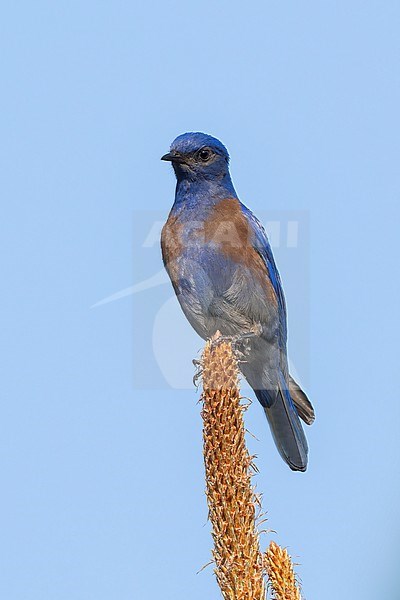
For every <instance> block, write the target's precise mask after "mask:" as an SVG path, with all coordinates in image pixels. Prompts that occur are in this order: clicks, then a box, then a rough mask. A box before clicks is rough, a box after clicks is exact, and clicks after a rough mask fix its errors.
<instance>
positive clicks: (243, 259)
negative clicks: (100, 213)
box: [161, 133, 314, 471]
mask: <svg viewBox="0 0 400 600" xmlns="http://www.w3.org/2000/svg"><path fill="white" fill-rule="evenodd" d="M162 160H166V161H170V162H171V163H172V166H173V169H174V171H175V175H176V179H177V185H176V192H175V202H174V204H173V206H172V209H171V212H170V214H169V217H168V220H167V222H166V223H165V225H164V227H163V230H162V234H161V248H162V256H163V261H164V265H165V267H166V270H167V272H168V274H169V276H170V279H171V282H172V285H173V287H174V290H175V293H176V295H177V298H178V300H179V303H180V305H181V307H182V310H183V312H184V314H185V315H186V317H187V319H188V320H189V322H190V323H191V325H192V326H193V328H194V329H195V330H196V331H197V333H198V334H199V335H200V336H201V337H202V338H203V339H208V338H210V337H212V336H213V335H214V334H215V333H216V332H217V331H219V332H220V333H221V334H222V335H223V336H229V337H233V338H237V339H239V340H246V360H245V361H243V362H241V364H240V368H241V371H242V373H243V375H244V377H245V378H246V379H247V381H248V383H249V384H250V385H251V387H252V388H253V390H254V392H255V394H256V396H257V398H258V400H259V401H260V403H261V405H262V407H263V409H264V411H265V414H266V416H267V419H268V422H269V425H270V428H271V432H272V435H273V438H274V441H275V444H276V446H277V448H278V451H279V453H280V455H281V456H282V458H283V459H284V460H285V461H286V463H287V464H288V465H289V467H290V468H291V469H292V470H294V471H305V470H306V468H307V461H308V445H307V440H306V437H305V435H304V431H303V428H302V425H301V422H300V419H299V417H301V418H302V419H303V421H304V422H305V423H307V424H309V425H310V424H311V423H312V422H313V421H314V410H313V407H312V405H311V403H310V401H309V400H308V398H307V396H306V395H305V393H304V392H303V391H302V389H301V388H300V387H299V385H298V384H297V383H296V382H295V381H294V379H293V378H292V377H291V376H290V375H289V369H288V360H287V350H286V342H287V326H286V306H285V298H284V294H283V290H282V285H281V281H280V277H279V273H278V270H277V268H276V265H275V261H274V258H273V255H272V250H271V247H270V245H269V242H268V238H267V235H266V233H265V231H264V229H263V227H262V225H261V223H260V222H259V221H258V220H257V218H256V217H255V216H254V215H253V213H252V212H251V211H250V210H249V209H248V208H247V207H246V206H244V204H242V203H241V202H240V201H239V198H238V196H237V194H236V192H235V189H234V187H233V184H232V180H231V176H230V173H229V154H228V151H227V150H226V148H225V146H224V145H223V144H222V143H221V142H220V141H219V140H217V139H216V138H214V137H212V136H210V135H206V134H204V133H184V134H183V135H180V136H179V137H177V138H176V139H175V140H174V142H173V143H172V145H171V148H170V151H169V152H168V154H165V155H164V156H163V157H162Z"/></svg>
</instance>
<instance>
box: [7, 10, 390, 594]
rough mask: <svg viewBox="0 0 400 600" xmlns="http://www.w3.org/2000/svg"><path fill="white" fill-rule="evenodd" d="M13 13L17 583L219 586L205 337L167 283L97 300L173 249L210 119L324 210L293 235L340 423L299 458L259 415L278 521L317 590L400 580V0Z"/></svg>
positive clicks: (307, 352) (266, 201) (266, 204)
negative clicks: (183, 180)
mask: <svg viewBox="0 0 400 600" xmlns="http://www.w3.org/2000/svg"><path fill="white" fill-rule="evenodd" d="M1 13H2V14H1V19H0V29H1V32H0V51H1V57H2V65H1V99H0V104H1V106H0V108H1V111H0V136H1V143H0V151H1V169H0V185H1V188H0V189H1V197H2V219H1V224H0V227H1V238H0V239H1V243H2V251H1V259H0V260H1V265H2V283H3V285H2V293H1V300H0V302H1V318H2V319H1V320H2V344H1V355H2V356H1V366H2V375H1V397H2V398H1V417H0V465H1V466H0V469H1V471H0V476H1V494H0V515H1V516H0V518H1V521H2V523H1V537H0V539H1V542H0V543H1V565H2V566H1V575H0V596H1V598H4V599H7V600H64V599H65V600H91V599H93V600H116V599H117V600H132V599H139V598H140V599H141V600H146V599H153V598H158V597H162V598H163V599H165V600H168V599H171V600H172V599H173V600H180V599H182V600H183V599H186V598H188V597H189V596H190V598H191V600H203V599H204V598H218V597H219V591H218V589H217V586H216V583H215V581H214V578H213V574H212V568H211V567H208V568H207V569H206V570H205V571H203V572H202V573H200V574H196V573H197V571H198V570H199V569H200V568H201V567H202V566H203V565H204V564H205V563H207V562H208V560H209V557H210V548H211V538H210V533H209V525H208V523H207V510H206V504H205V498H204V494H203V488H204V481H203V465H202V455H201V422H200V417H199V406H198V404H197V399H198V395H196V392H195V390H194V389H193V387H192V386H191V376H192V366H191V359H192V358H193V357H194V356H195V355H196V352H197V350H198V349H200V348H201V341H200V340H199V338H197V336H196V334H195V333H194V332H192V331H191V329H190V327H189V325H187V324H186V322H185V320H184V317H183V316H182V315H181V314H180V312H179V311H178V309H177V308H176V304H175V300H173V299H172V293H171V289H170V287H169V285H168V283H163V282H162V280H161V282H159V284H157V285H154V286H153V287H147V288H146V289H144V290H143V291H141V292H137V293H136V294H131V293H129V289H128V292H127V293H126V295H123V297H121V298H120V299H119V300H116V301H113V302H109V303H107V304H102V305H99V306H97V307H94V308H91V307H92V306H93V305H94V304H96V303H97V302H99V301H100V300H102V299H103V298H107V297H109V296H110V295H112V294H115V293H117V292H119V291H121V290H127V288H130V287H131V286H134V285H139V287H140V285H141V283H142V282H143V281H144V280H146V279H148V278H150V277H153V276H156V275H157V273H158V272H159V271H160V269H161V260H160V254H159V251H158V247H157V245H155V246H154V245H152V244H151V243H150V242H151V240H150V242H148V244H147V245H146V243H145V240H146V237H147V235H148V233H149V231H148V226H149V224H151V223H154V222H157V220H160V219H161V220H162V219H164V218H165V217H166V215H167V213H168V210H169V208H170V205H171V203H172V200H173V192H174V180H173V175H172V173H171V170H170V168H169V167H168V165H166V164H165V163H161V162H160V160H159V158H160V156H161V154H163V153H164V152H166V150H167V149H168V146H169V143H170V142H171V141H172V139H173V138H174V137H175V136H176V135H177V134H179V133H182V132H184V131H187V130H200V131H206V132H208V133H211V134H213V135H216V136H217V137H220V138H221V139H222V140H223V141H224V143H225V144H226V145H227V146H228V148H229V150H230V153H231V155H232V175H233V179H234V182H235V184H236V187H237V190H238V192H239V194H240V196H241V198H242V200H243V201H244V202H245V203H246V204H248V205H249V206H251V208H252V209H253V210H254V211H255V212H256V213H257V214H259V215H261V217H262V218H263V220H264V219H265V218H267V217H268V215H269V214H270V215H272V221H274V222H275V221H276V220H278V221H279V222H282V223H286V221H292V220H295V221H298V222H299V223H300V225H301V227H303V226H305V229H302V232H304V231H305V232H306V235H305V237H304V236H303V237H302V240H303V241H304V244H305V245H302V246H301V251H300V245H299V248H298V251H296V249H292V250H290V249H289V248H286V247H282V244H281V245H280V247H277V248H276V256H277V260H278V262H279V267H280V269H281V273H282V277H283V280H284V287H285V290H286V295H287V302H288V307H289V336H290V352H291V356H292V360H293V362H294V363H295V366H296V368H297V367H298V372H299V374H300V377H301V378H302V380H303V381H304V383H305V385H306V388H307V391H308V392H309V395H310V397H311V398H312V400H313V402H314V403H315V406H316V410H317V420H316V422H315V424H314V426H313V427H312V428H311V429H308V438H309V443H310V448H311V451H310V466H309V471H308V472H307V473H306V474H305V475H302V474H294V473H292V472H290V471H289V469H288V468H287V467H286V466H285V465H284V464H283V462H282V461H281V460H280V458H279V456H278V455H277V453H276V451H275V449H274V447H273V443H272V441H271V437H270V433H269V431H268V427H267V424H266V422H265V420H264V418H263V415H262V412H261V410H260V408H259V406H258V405H257V404H256V403H254V404H253V405H252V406H251V407H250V409H249V411H248V413H247V417H246V418H247V426H248V428H249V429H250V430H251V431H252V432H253V433H254V434H255V435H256V436H257V438H258V440H259V441H255V440H253V439H251V440H250V442H249V443H250V445H251V449H252V451H254V452H256V453H257V455H258V457H259V459H258V466H259V468H260V475H259V476H258V477H257V486H258V489H259V491H262V492H263V493H264V499H265V509H267V510H268V517H269V523H268V525H269V527H270V528H271V529H273V530H275V531H276V532H277V533H276V534H274V539H275V540H276V541H278V542H280V543H281V544H282V545H284V546H288V547H289V550H290V552H291V553H292V554H294V555H295V556H296V559H297V560H298V562H299V563H301V566H300V567H299V568H298V571H299V575H300V576H301V578H302V581H303V585H304V593H305V597H306V598H307V600H314V599H315V600H317V599H319V600H321V599H323V600H337V598H339V597H340V598H341V599H351V600H358V599H360V600H361V598H362V599H363V600H376V598H378V597H379V598H388V599H390V600H397V599H398V598H399V597H400V589H399V587H397V588H396V585H397V586H398V562H399V556H400V523H399V516H398V507H399V503H400V485H399V467H400V459H399V419H400V410H399V391H398V370H399V367H398V339H399V324H398V303H399V300H398V297H399V288H398V277H399V276H398V271H399V269H398V261H399V252H398V247H397V244H398V229H399V218H400V210H399V201H400V175H399V162H400V141H399V140H400V135H399V120H400V118H399V114H400V111H399V106H400V74H399V73H400V72H399V60H400V36H399V30H400V4H399V3H398V2H395V1H387V2H378V1H360V0H356V1H353V2H348V1H346V2H345V1H343V0H339V1H336V2H315V1H309V2H298V1H288V2H282V1H273V2H270V1H263V2H261V1H255V2H252V3H245V4H244V3H243V2H232V1H229V2H228V1H225V0H223V1H221V2H211V1H210V0H203V2H196V3H194V2H177V1H171V2H153V3H148V4H147V5H146V4H145V3H139V2H120V1H115V2H112V3H111V2H103V1H98V2H90V1H87V2H86V1H80V2H76V1H69V2H64V1H60V2H49V1H47V2H43V1H38V2H23V1H22V2H14V3H8V5H6V4H4V3H3V7H2V10H1ZM283 246H285V244H283ZM134 289H135V290H136V291H137V289H138V288H134ZM168 328H169V329H168ZM168 360H169V363H168ZM168 365H169V366H168ZM146 369H147V370H146ZM174 377H175V379H174ZM171 378H172V379H173V381H172V386H177V387H180V388H181V389H173V387H171V385H170V384H171V381H170V379H171ZM267 542H268V540H267V539H266V540H264V542H263V543H264V544H265V545H266V544H267Z"/></svg>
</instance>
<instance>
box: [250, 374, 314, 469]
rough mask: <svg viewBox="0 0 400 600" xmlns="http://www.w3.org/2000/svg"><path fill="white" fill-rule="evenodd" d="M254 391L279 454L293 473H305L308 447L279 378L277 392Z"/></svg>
mask: <svg viewBox="0 0 400 600" xmlns="http://www.w3.org/2000/svg"><path fill="white" fill-rule="evenodd" d="M254 391H255V394H256V396H257V398H258V400H259V401H260V403H261V404H262V406H263V408H264V411H265V414H266V416H267V419H268V423H269V426H270V428H271V432H272V436H273V438H274V441H275V444H276V447H277V449H278V451H279V454H280V455H281V456H282V458H283V460H284V461H285V462H286V463H287V464H288V465H289V467H290V468H291V469H292V470H293V471H305V470H306V469H307V462H308V444H307V440H306V436H305V434H304V431H303V427H302V425H301V423H300V419H299V415H298V413H297V409H296V407H295V406H294V404H293V400H292V398H291V396H290V393H289V390H288V387H287V385H286V382H285V379H284V377H283V375H280V378H279V383H278V389H277V390H274V391H273V392H272V391H271V390H267V389H265V390H254Z"/></svg>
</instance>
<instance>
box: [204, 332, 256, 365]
mask: <svg viewBox="0 0 400 600" xmlns="http://www.w3.org/2000/svg"><path fill="white" fill-rule="evenodd" d="M261 331H262V329H261V325H255V326H254V327H253V328H252V330H250V331H246V332H245V333H240V334H237V335H221V334H220V332H219V331H218V332H217V333H216V334H215V335H214V336H213V337H212V338H211V346H212V347H213V346H214V345H215V346H217V345H218V344H221V342H228V343H231V345H232V349H233V352H234V354H235V357H236V359H237V360H238V361H239V362H245V360H246V357H247V356H248V354H249V352H250V349H251V347H250V341H251V340H252V339H255V338H258V337H259V336H260V335H261Z"/></svg>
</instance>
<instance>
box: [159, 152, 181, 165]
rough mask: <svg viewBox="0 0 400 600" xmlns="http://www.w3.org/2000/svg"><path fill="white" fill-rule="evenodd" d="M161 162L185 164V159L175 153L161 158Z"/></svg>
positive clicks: (168, 153)
mask: <svg viewBox="0 0 400 600" xmlns="http://www.w3.org/2000/svg"><path fill="white" fill-rule="evenodd" d="M161 160H168V161H170V162H176V163H184V162H185V159H184V158H183V156H181V155H180V154H175V153H173V152H167V154H164V156H162V157H161Z"/></svg>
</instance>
